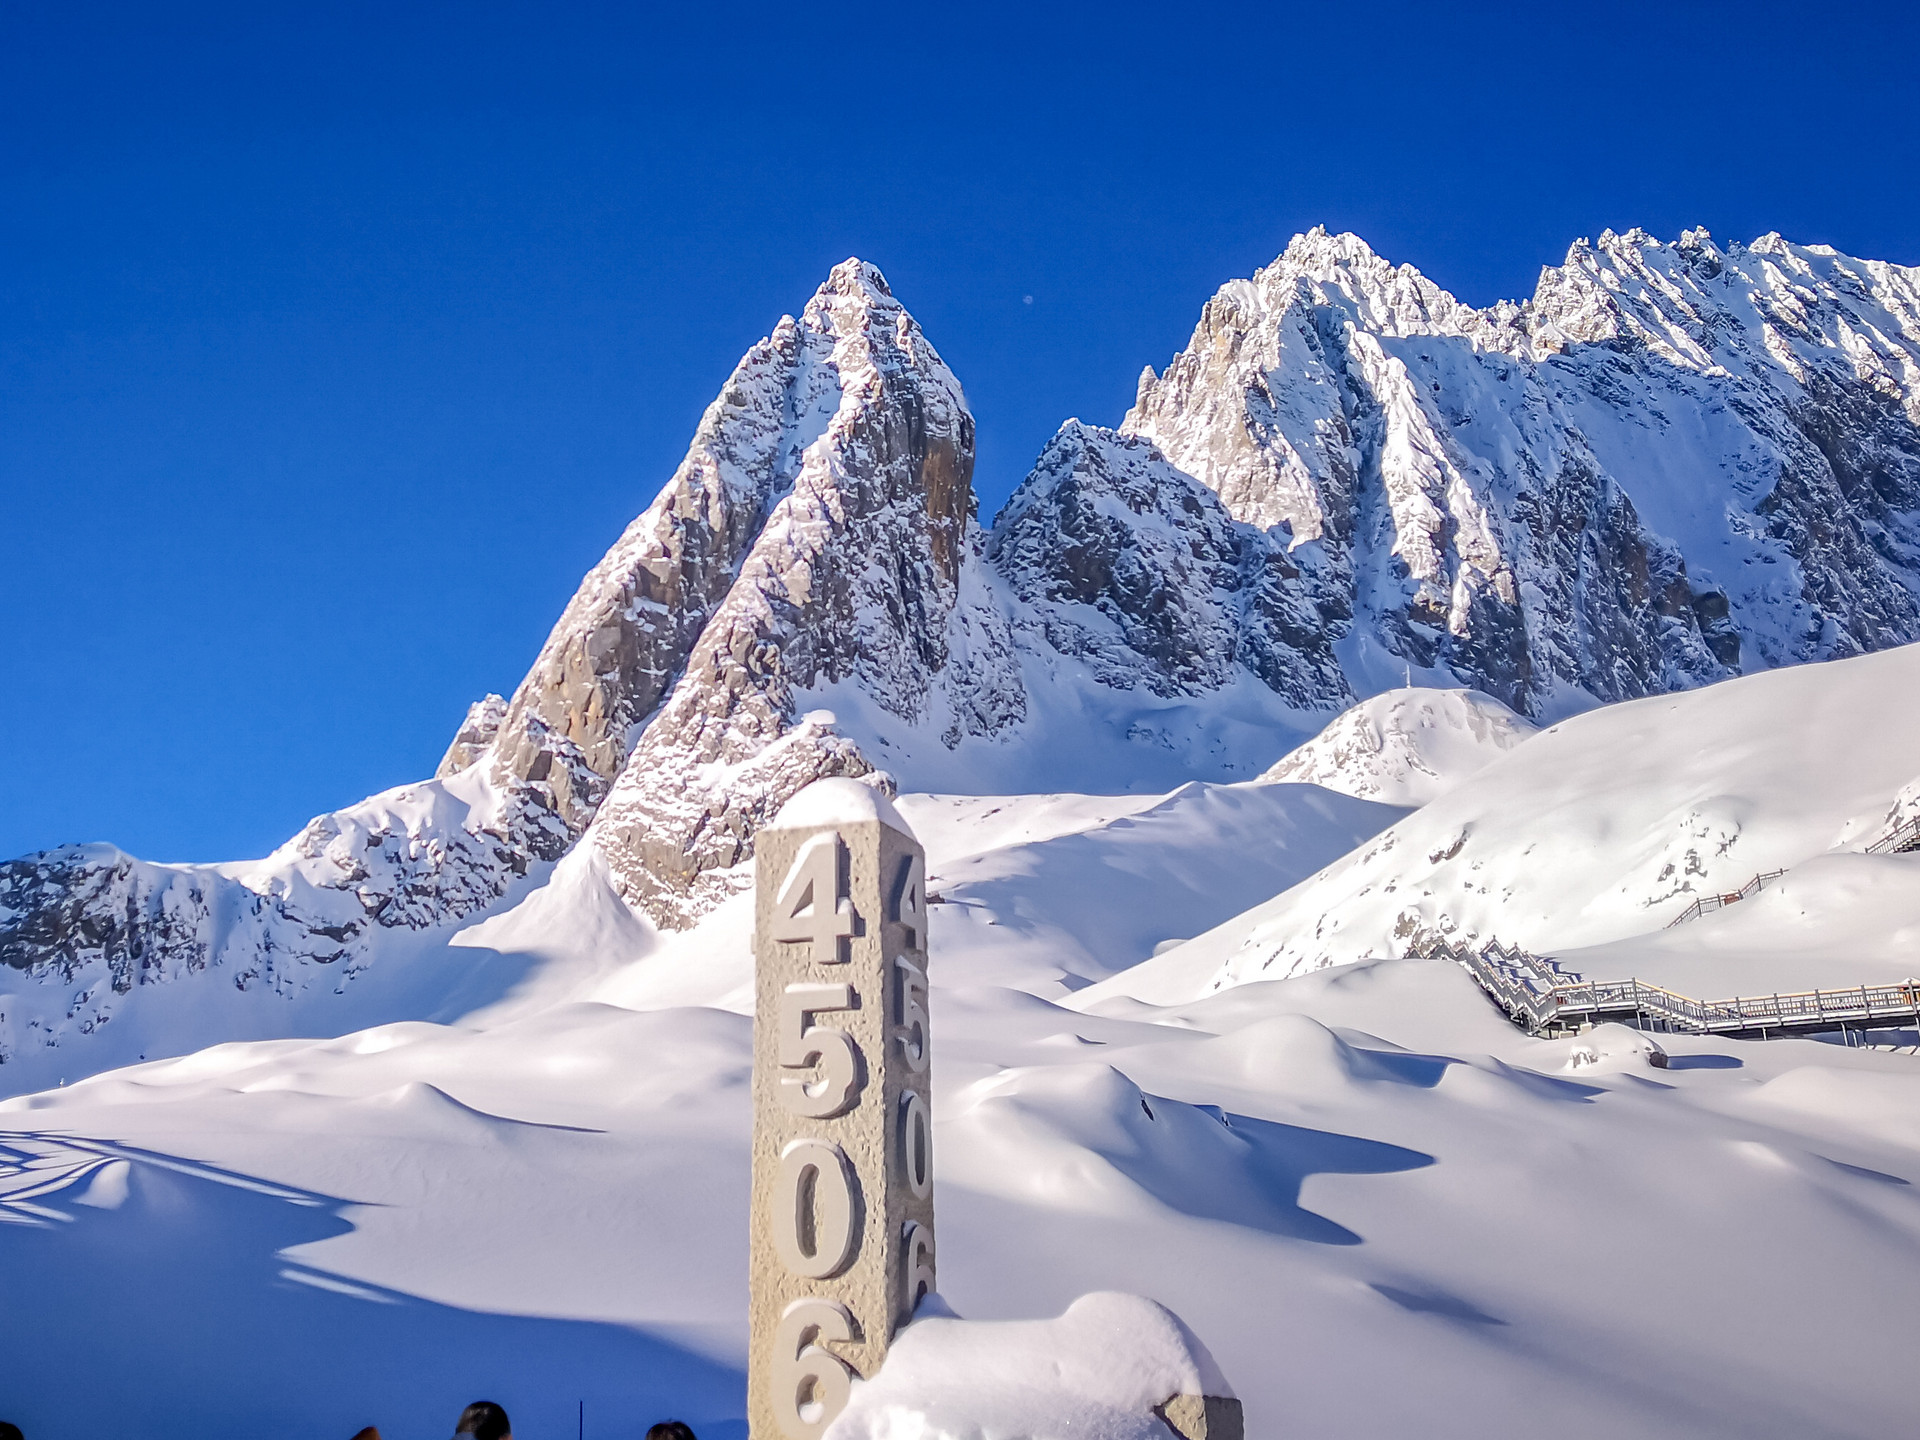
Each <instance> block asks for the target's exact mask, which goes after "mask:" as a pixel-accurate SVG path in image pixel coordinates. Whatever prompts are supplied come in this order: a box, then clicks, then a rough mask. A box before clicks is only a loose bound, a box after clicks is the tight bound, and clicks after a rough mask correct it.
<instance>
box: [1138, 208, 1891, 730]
mask: <svg viewBox="0 0 1920 1440" xmlns="http://www.w3.org/2000/svg"><path fill="white" fill-rule="evenodd" d="M1122 428H1123V430H1124V431H1125V432H1126V433H1128V434H1132V435H1138V436H1141V437H1143V438H1145V439H1149V440H1152V441H1153V442H1154V443H1155V444H1157V445H1158V446H1159V447H1160V449H1161V451H1162V452H1163V453H1164V454H1165V455H1166V457H1167V458H1168V459H1169V460H1170V461H1171V462H1172V463H1173V464H1175V465H1177V466H1179V467H1180V468H1181V469H1183V470H1185V471H1187V472H1188V473H1189V474H1192V475H1194V476H1196V477H1197V478H1199V479H1200V480H1202V481H1203V482H1205V483H1206V484H1207V485H1209V486H1211V487H1212V488H1213V489H1214V490H1215V491H1217V492H1218V493H1219V494H1220V496H1221V498H1222V499H1223V500H1224V501H1225V502H1226V505H1227V508H1228V509H1229V510H1230V511H1231V512H1232V513H1233V514H1234V515H1235V517H1236V518H1238V519H1241V520H1245V521H1248V522H1250V523H1252V524H1256V525H1260V526H1263V527H1267V528H1269V529H1273V530H1277V531H1279V532H1281V533H1284V534H1286V535H1287V536H1288V537H1289V544H1290V554H1291V555H1292V556H1293V559H1294V563H1295V564H1297V565H1298V566H1299V567H1300V568H1301V570H1302V571H1303V572H1304V574H1305V576H1306V577H1307V579H1308V581H1309V584H1310V587H1311V592H1312V595H1313V598H1314V602H1315V604H1316V605H1317V606H1318V607H1319V609H1320V611H1321V613H1322V615H1323V616H1324V617H1325V623H1326V626H1327V628H1328V629H1329V631H1331V632H1332V633H1334V634H1335V635H1337V636H1340V637H1342V638H1345V639H1346V640H1347V642H1348V644H1347V647H1346V648H1345V649H1344V650H1343V652H1342V653H1343V658H1345V659H1346V661H1347V664H1348V669H1349V673H1350V674H1351V675H1353V676H1354V678H1355V680H1356V682H1357V686H1358V688H1359V689H1361V690H1362V691H1366V690H1370V689H1378V688H1380V687H1381V685H1382V684H1384V683H1386V681H1387V680H1388V679H1389V677H1390V676H1391V675H1392V674H1393V673H1395V672H1398V671H1399V669H1400V667H1401V665H1402V664H1405V663H1411V664H1413V665H1415V666H1430V667H1434V668H1435V669H1436V670H1437V671H1438V672H1439V673H1440V674H1441V675H1444V676H1447V677H1450V678H1451V679H1453V680H1458V681H1462V682H1465V683H1468V684H1471V685H1473V686H1475V687H1477V688H1479V689H1483V690H1485V691H1487V692H1488V693H1490V694H1493V695H1496V696H1498V697H1499V698H1500V699H1502V700H1504V701H1506V702H1507V703H1508V704H1509V705H1511V706H1513V707H1514V708H1515V709H1518V710H1520V711H1522V712H1525V713H1537V712H1538V711H1540V710H1541V709H1542V708H1552V707H1553V702H1554V697H1555V696H1556V694H1563V693H1564V692H1566V691H1567V690H1577V691H1581V692H1584V693H1585V694H1587V695H1590V696H1592V697H1594V698H1596V699H1600V700H1619V699H1625V698H1628V697H1631V696H1635V695H1644V694H1649V693H1657V692H1660V691H1665V690H1671V689H1678V688H1685V687H1688V686H1692V685H1697V684H1700V683H1702V682H1704V681H1708V680H1712V679H1717V678H1720V677H1723V676H1726V675H1729V674H1733V673H1736V672H1738V671H1746V670H1754V669H1759V668H1765V667H1769V666H1774V665H1783V664H1791V663H1796V662H1800V661H1806V660H1818V659H1828V658H1832V657H1835V656H1842V655H1852V654H1858V653H1861V652H1862V651H1866V650H1873V649H1878V648H1883V647H1885V646H1887V645H1892V644H1902V643H1905V642H1908V641H1911V640H1913V639H1915V638H1916V637H1920V606H1917V604H1916V599H1915V584H1916V573H1917V572H1916V561H1917V559H1920V551H1917V550H1916V542H1920V516H1917V515H1916V508H1917V507H1920V274H1916V272H1915V271H1913V270H1911V269H1903V268H1902V267H1899V266H1895V265H1887V264H1883V263H1880V262H1877V261H1863V260H1855V259H1852V258H1850V257H1848V256H1845V255H1841V254H1838V253H1837V252H1835V251H1833V250H1831V249H1828V248H1827V247H1825V246H1802V245H1792V244H1789V243H1788V242H1787V241H1785V240H1783V239H1781V238H1780V237H1779V236H1778V235H1766V236H1762V237H1761V238H1760V239H1759V240H1756V241H1755V242H1754V243H1753V244H1752V245H1751V246H1740V245H1733V246H1729V247H1728V248H1727V249H1725V250H1722V249H1721V248H1719V247H1718V246H1716V245H1715V244H1714V243H1713V241H1712V239H1711V238H1710V237H1709V236H1708V235H1707V234H1706V232H1704V231H1698V230H1695V231H1688V232H1687V233H1685V234H1683V235H1682V236H1681V237H1680V239H1679V241H1678V242H1676V243H1674V244H1670V245H1669V244H1661V243H1659V242H1657V241H1655V240H1653V239H1652V238H1651V237H1650V236H1648V235H1647V234H1646V233H1645V232H1643V231H1639V230H1633V231H1629V232H1628V233H1627V234H1625V235H1615V234H1613V233H1611V232H1606V233H1603V234H1602V235H1601V236H1600V238H1599V240H1598V242H1596V243H1594V244H1588V243H1587V242H1586V241H1580V242H1578V243H1576V244H1575V245H1574V246H1573V248H1572V249H1571V250H1570V251H1569V252H1568V255H1567V259H1566V263H1565V264H1564V265H1561V266H1559V267H1557V268H1549V269H1547V270H1544V271H1543V272H1542V274H1541V277H1540V283H1539V286H1538V288H1537V289H1536V291H1535V293H1534V296H1533V298H1532V299H1531V300H1528V301H1526V302H1525V303H1523V304H1519V305H1515V304H1511V303H1501V304H1498V305H1495V306H1492V307H1490V308H1488V309H1486V310H1475V309H1473V308H1472V307H1470V306H1466V305H1463V304H1461V303H1460V302H1459V301H1457V300H1455V299H1454V298H1453V296H1451V295H1449V294H1448V293H1447V292H1446V291H1444V290H1442V289H1440V288H1439V287H1438V286H1436V285H1434V284H1433V283H1432V282H1430V281H1429V280H1427V279H1426V278H1425V277H1424V276H1422V275H1421V274H1420V273H1419V272H1418V271H1416V270H1414V269H1413V268H1412V267H1411V266H1406V265H1402V266H1398V267H1395V266H1393V265H1391V264H1389V263H1388V262H1387V261H1385V260H1383V259H1381V258H1380V257H1379V256H1377V255H1375V254H1374V253H1373V252H1372V251H1371V250H1370V249H1368V248H1367V246H1366V245H1365V244H1364V243H1363V242H1361V241H1360V240H1359V239H1357V238H1356V237H1354V236H1352V235H1329V234H1327V233H1326V232H1325V231H1322V230H1315V231H1313V232H1312V233H1310V234H1307V235H1302V236H1298V237H1296V238H1295V240H1294V241H1293V243H1292V244H1291V245H1289V246H1288V247H1287V250H1286V253H1285V254H1283V255H1282V256H1281V257H1280V259H1279V260H1277V261H1276V262H1275V263H1274V264H1273V265H1271V266H1269V267H1268V268H1266V269H1265V270H1262V271H1261V272H1260V273H1259V274H1257V275H1256V276H1254V278H1253V279H1251V280H1238V281H1233V282H1231V283H1229V284H1228V285H1226V286H1224V287H1222V289H1221V290H1220V291H1219V293H1218V294H1216V295H1215V296H1214V297H1213V299H1212V300H1210V301H1209V302H1208V303H1207V306H1206V308H1205V310H1204V311H1203V312H1202V315H1201V319H1200V324H1199V325H1198V327H1197V328H1196V329H1195V331H1194V335H1193V340H1192V342H1191V343H1190V344H1189V345H1188V347H1187V349H1186V350H1185V351H1184V352H1182V353H1181V354H1180V355H1178V356H1176V357H1175V358H1174V360H1173V361H1172V363H1171V364H1169V365H1168V366H1167V368H1166V372H1165V374H1163V375H1159V376H1156V375H1155V374H1154V373H1153V372H1152V371H1151V370H1148V371H1147V372H1146V373H1145V374H1143V375H1142V377H1141V383H1140V391H1139V398H1138V400H1137V402H1136V404H1135V406H1134V408H1133V410H1132V411H1131V412H1130V413H1129V415H1128V416H1127V419H1126V423H1125V424H1124V426H1123V427H1122ZM1383 672H1384V673H1383ZM1369 679H1371V680H1372V683H1369Z"/></svg>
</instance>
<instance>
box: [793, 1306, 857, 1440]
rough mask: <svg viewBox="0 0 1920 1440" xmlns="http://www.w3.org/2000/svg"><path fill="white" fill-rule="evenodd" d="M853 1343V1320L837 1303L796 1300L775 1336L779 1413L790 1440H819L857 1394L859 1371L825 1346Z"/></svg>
mask: <svg viewBox="0 0 1920 1440" xmlns="http://www.w3.org/2000/svg"><path fill="white" fill-rule="evenodd" d="M852 1339H853V1316H852V1315H850V1314H849V1313H848V1312H847V1307H846V1306H844V1305H842V1304H840V1303H839V1302H838V1301H836V1300H796V1301H794V1302H793V1303H792V1304H791V1305H789V1306H787V1308H786V1309H785V1310H783V1311H781V1312H780V1323H779V1326H778V1327H777V1328H776V1329H775V1331H774V1335H773V1345H774V1350H773V1408H774V1413H775V1414H777V1415H778V1416H779V1417H780V1430H781V1433H783V1434H784V1435H786V1437H787V1440H819V1437H820V1434H821V1432H822V1431H824V1430H825V1429H826V1428H827V1426H829V1425H831V1424H832V1423H833V1421H834V1417H835V1416H837V1415H838V1414H839V1413H840V1412H841V1411H842V1410H844V1409H845V1408H846V1404H847V1397H848V1396H849V1395H850V1394H851V1393H852V1392H853V1369H852V1367H851V1366H849V1365H848V1364H847V1362H846V1361H844V1360H842V1359H841V1358H840V1357H839V1356H838V1355H835V1354H834V1353H833V1352H832V1351H831V1350H825V1349H822V1348H821V1346H820V1343H819V1342H821V1341H825V1340H832V1341H848V1340H852Z"/></svg>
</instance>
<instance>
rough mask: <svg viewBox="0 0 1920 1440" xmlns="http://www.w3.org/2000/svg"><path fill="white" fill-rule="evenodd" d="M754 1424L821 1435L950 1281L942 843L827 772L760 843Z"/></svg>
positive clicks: (801, 1438) (752, 1257)
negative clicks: (939, 1107) (936, 851)
mask: <svg viewBox="0 0 1920 1440" xmlns="http://www.w3.org/2000/svg"><path fill="white" fill-rule="evenodd" d="M754 855H755V858H754V877H755V878H754V884H755V887H756V900H755V916H754V968H755V992H754V994H755V1011H754V1029H753V1221H752V1225H753V1230H752V1236H751V1241H750V1250H749V1265H750V1270H749V1287H750V1306H751V1338H750V1350H749V1360H748V1366H749V1369H748V1376H747V1418H748V1425H749V1429H750V1434H751V1440H817V1437H818V1436H819V1434H820V1433H821V1431H823V1430H824V1429H825V1428H826V1427H827V1425H828V1424H829V1423H830V1422H831V1421H832V1420H833V1418H834V1417H835V1416H836V1415H838V1414H839V1413H840V1409H841V1407H842V1406H843V1405H845V1403H846V1399H847V1393H848V1386H849V1383H850V1381H851V1379H852V1377H853V1376H855V1375H859V1376H861V1377H863V1378H865V1377H868V1376H871V1375H873V1374H874V1373H875V1371H877V1370H878V1369H879V1367H880V1362H881V1361H882V1360H884V1359H885V1358H886V1353H887V1345H888V1343H889V1342H890V1341H891V1340H892V1338H893V1335H894V1332H895V1331H896V1330H898V1329H899V1328H900V1327H901V1326H902V1325H904V1324H905V1323H906V1322H907V1320H908V1319H909V1318H911V1316H912V1314H913V1308H914V1306H915V1305H916V1304H917V1303H918V1301H919V1298H920V1297H921V1296H922V1295H924V1294H926V1293H927V1292H928V1291H930V1290H932V1289H933V1288H934V1245H933V1127H932V1124H931V1120H932V1112H931V1110H930V1108H929V1100H930V1089H929V1078H930V1068H931V1059H932V1052H931V1047H930V1035H929V1031H928V1026H927V978H926V976H927V908H926V853H925V851H923V850H922V849H921V848H920V843H919V842H918V841H917V840H915V839H914V837H913V833H912V832H911V831H910V830H909V829H908V828H907V825H906V822H905V821H903V820H902V819H901V818H900V816H899V814H898V812H896V811H895V810H894V808H893V806H892V805H891V804H889V803H888V801H887V799H886V797H885V796H883V795H881V794H880V793H879V792H877V791H875V790H873V789H871V788H870V787H868V786H865V785H862V784H860V783H859V782H858V781H854V780H837V779H836V780H821V781H817V782H815V783H814V784H812V785H810V786H808V787H807V788H806V789H805V790H803V791H801V792H800V794H799V795H797V796H795V797H794V798H793V800H792V801H790V802H789V803H788V804H787V806H786V808H785V809H783V810H782V811H781V812H780V815H779V817H778V818H777V819H776V820H775V821H774V823H773V824H772V825H770V826H767V827H765V828H763V829H761V831H760V832H759V834H758V836H757V837H756V838H755V841H754Z"/></svg>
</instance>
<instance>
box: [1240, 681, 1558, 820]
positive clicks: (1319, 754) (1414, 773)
mask: <svg viewBox="0 0 1920 1440" xmlns="http://www.w3.org/2000/svg"><path fill="white" fill-rule="evenodd" d="M1538 733H1539V727H1538V726H1536V725H1534V724H1532V723H1531V722H1530V721H1527V720H1525V719H1523V718H1521V717H1520V716H1518V715H1516V714H1514V713H1513V711H1511V710H1509V709H1508V708H1507V707H1506V706H1504V705H1502V704H1501V703H1500V702H1499V701H1498V700H1495V699H1494V698H1493V697H1492V696H1491V695H1482V694H1481V693H1479V692H1478V691H1477V690H1429V689H1424V688H1422V689H1416V688H1414V687H1412V686H1409V687H1407V688H1405V689H1402V690H1388V691H1385V692H1383V693H1381V694H1379V695H1375V696H1374V697H1373V698H1372V699H1370V700H1362V701H1361V702H1360V703H1359V704H1358V705H1355V706H1354V707H1353V708H1352V709H1351V710H1348V711H1346V712H1345V713H1344V714H1342V715H1340V716H1339V717H1338V718H1336V719H1335V720H1333V721H1332V722H1331V723H1330V724H1329V725H1328V726H1327V728H1326V729H1324V730H1322V731H1321V732H1320V733H1319V734H1318V735H1316V736H1314V737H1313V739H1311V740H1309V741H1308V742H1307V743H1306V744H1304V745H1302V746H1300V747H1299V748H1298V749H1295V750H1291V751H1289V752H1287V754H1285V755H1283V756H1282V757H1281V758H1280V759H1279V760H1277V761H1275V762H1274V764H1273V767H1272V768H1271V769H1269V770H1268V771H1267V772H1266V773H1265V774H1264V775H1262V776H1261V777H1260V778H1261V779H1262V780H1264V781H1268V782H1269V783H1296V784H1307V785H1320V786H1323V787H1325V788H1326V789H1328V790H1338V791H1339V792H1340V793H1341V794H1343V795H1354V796H1358V797H1359V798H1360V799H1362V800H1378V801H1380V802H1381V803H1382V804H1386V805H1409V806H1416V805H1425V804H1426V803H1427V802H1428V801H1430V800H1433V799H1435V798H1437V797H1438V796H1439V795H1441V794H1442V793H1444V792H1445V791H1446V790H1447V789H1448V788H1449V787H1451V786H1453V785H1455V784H1457V783H1459V782H1460V781H1461V780H1464V779H1466V778H1467V776H1469V775H1473V774H1477V773H1478V772H1479V771H1481V770H1483V769H1485V768H1486V767H1487V766H1488V765H1490V764H1492V763H1493V761H1495V760H1497V759H1499V758H1500V756H1502V755H1504V754H1505V753H1506V752H1507V751H1509V750H1511V749H1513V748H1514V746H1516V745H1518V744H1519V743H1520V742H1521V741H1523V740H1526V739H1528V738H1529V737H1531V736H1533V735H1535V734H1538Z"/></svg>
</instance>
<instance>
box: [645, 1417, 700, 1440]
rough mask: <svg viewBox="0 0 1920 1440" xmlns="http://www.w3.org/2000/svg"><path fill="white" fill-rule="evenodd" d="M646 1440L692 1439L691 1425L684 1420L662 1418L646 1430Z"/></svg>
mask: <svg viewBox="0 0 1920 1440" xmlns="http://www.w3.org/2000/svg"><path fill="white" fill-rule="evenodd" d="M647 1440H694V1434H693V1427H692V1426H691V1425H689V1424H687V1422H686V1421H684V1420H662V1421H661V1422H660V1423H659V1424H658V1425H656V1426H654V1427H653V1428H652V1429H651V1430H649V1431H647Z"/></svg>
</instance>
